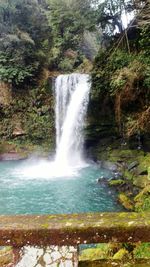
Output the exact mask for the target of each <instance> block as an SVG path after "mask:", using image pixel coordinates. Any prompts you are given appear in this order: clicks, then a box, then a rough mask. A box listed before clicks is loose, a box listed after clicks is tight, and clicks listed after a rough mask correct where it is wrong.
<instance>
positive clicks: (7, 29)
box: [0, 0, 51, 86]
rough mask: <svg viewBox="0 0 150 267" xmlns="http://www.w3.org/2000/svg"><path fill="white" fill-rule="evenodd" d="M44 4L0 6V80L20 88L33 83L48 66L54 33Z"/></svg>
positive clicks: (7, 3)
mask: <svg viewBox="0 0 150 267" xmlns="http://www.w3.org/2000/svg"><path fill="white" fill-rule="evenodd" d="M44 8H46V6H45V5H44V1H42V3H41V4H39V3H37V2H35V1H34V0H31V1H23V0H15V1H9V0H7V1H4V0H2V1H1V2H0V30H1V32H3V34H2V35H1V38H0V51H1V53H0V80H3V81H7V82H10V83H12V84H13V85H15V86H18V85H20V84H23V83H28V82H31V81H32V82H33V81H34V78H35V77H36V76H37V75H38V74H39V71H40V70H41V68H42V67H44V65H45V64H46V63H47V61H46V53H47V51H48V50H49V49H50V38H51V33H50V32H51V31H50V28H49V27H48V22H47V17H46V10H45V11H44Z"/></svg>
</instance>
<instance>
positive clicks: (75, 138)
mask: <svg viewBox="0 0 150 267" xmlns="http://www.w3.org/2000/svg"><path fill="white" fill-rule="evenodd" d="M89 78H90V77H89V75H87V74H70V75H60V76H58V78H57V79H56V82H55V95H56V108H55V111H56V159H55V163H56V164H58V165H59V166H60V165H63V166H77V165H81V164H82V163H83V141H84V138H83V128H84V123H85V115H86V112H87V105H88V101H89V91H90V82H89Z"/></svg>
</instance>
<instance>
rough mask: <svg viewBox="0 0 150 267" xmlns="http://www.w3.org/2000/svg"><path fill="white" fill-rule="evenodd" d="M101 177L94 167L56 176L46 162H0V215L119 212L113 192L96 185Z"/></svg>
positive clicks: (89, 166) (105, 187)
mask: <svg viewBox="0 0 150 267" xmlns="http://www.w3.org/2000/svg"><path fill="white" fill-rule="evenodd" d="M57 168H58V169H59V167H57ZM35 170H36V172H35ZM103 176H105V177H108V178H109V177H110V176H111V174H110V172H109V171H107V170H102V169H100V168H99V166H97V165H95V164H90V165H88V166H85V167H82V168H78V169H77V170H75V171H74V172H72V173H69V172H68V175H67V170H66V175H65V174H64V176H63V177H60V176H58V177H56V175H54V173H53V170H52V167H51V165H50V163H49V162H41V161H34V162H32V161H29V160H27V161H7V162H0V214H62V213H82V212H100V211H119V210H121V207H120V206H119V204H118V203H117V201H116V199H117V198H116V193H115V192H112V191H111V190H110V188H109V187H107V186H105V185H101V184H98V183H97V179H98V178H100V177H103Z"/></svg>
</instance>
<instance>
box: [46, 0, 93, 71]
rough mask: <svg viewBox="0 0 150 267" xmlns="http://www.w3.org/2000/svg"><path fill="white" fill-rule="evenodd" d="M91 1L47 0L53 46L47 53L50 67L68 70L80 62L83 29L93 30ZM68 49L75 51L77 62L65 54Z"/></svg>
mask: <svg viewBox="0 0 150 267" xmlns="http://www.w3.org/2000/svg"><path fill="white" fill-rule="evenodd" d="M91 2H92V1H89V0H86V1H84V2H81V1H80V0H77V1H72V0H70V1H67V0H61V1H57V0H48V3H49V8H50V11H49V12H48V13H47V17H48V20H49V25H50V26H51V27H52V35H53V47H52V50H51V52H50V54H49V58H50V60H49V64H50V67H51V68H58V69H60V70H63V71H67V70H68V71H70V70H73V68H74V67H75V66H78V65H79V64H80V63H81V62H80V58H81V55H82V48H81V47H82V41H83V34H84V31H85V30H91V31H92V30H95V17H94V14H95V11H94V10H93V8H92V7H91ZM68 50H72V51H75V52H77V61H78V62H77V61H73V60H70V58H68V57H67V56H66V54H65V53H66V52H67V51H68Z"/></svg>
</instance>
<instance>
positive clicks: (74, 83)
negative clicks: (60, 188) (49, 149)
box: [14, 73, 90, 180]
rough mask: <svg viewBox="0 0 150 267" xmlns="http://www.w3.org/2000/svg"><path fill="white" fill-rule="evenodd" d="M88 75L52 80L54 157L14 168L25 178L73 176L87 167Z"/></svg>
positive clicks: (65, 76) (59, 77) (75, 75)
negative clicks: (85, 144)
mask: <svg viewBox="0 0 150 267" xmlns="http://www.w3.org/2000/svg"><path fill="white" fill-rule="evenodd" d="M89 80H90V76H89V75H87V74H75V73H74V74H70V75H59V76H58V77H57V78H56V81H55V99H56V105H55V113H56V156H55V160H54V161H52V162H50V161H48V160H47V161H46V160H40V161H39V162H37V160H35V161H33V162H31V160H29V162H26V164H27V166H25V167H23V168H22V169H19V170H18V169H17V170H14V172H15V175H17V176H18V177H22V178H23V180H24V179H53V178H54V179H55V178H57V177H65V178H66V177H69V178H70V177H76V175H78V170H80V168H82V167H85V166H87V164H86V162H85V161H84V157H83V144H84V134H83V130H84V126H85V116H86V112H87V106H88V101H89V91H90V81H89Z"/></svg>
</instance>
